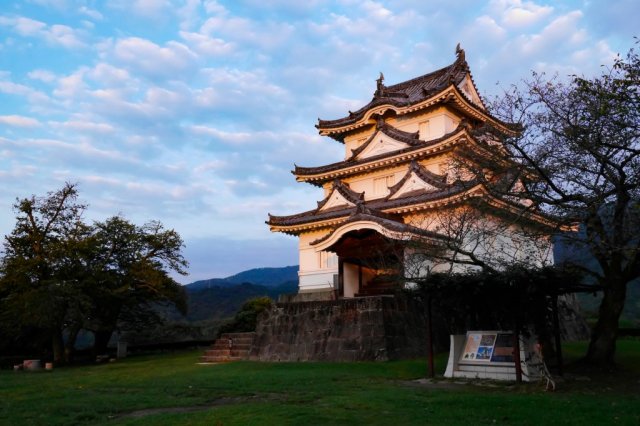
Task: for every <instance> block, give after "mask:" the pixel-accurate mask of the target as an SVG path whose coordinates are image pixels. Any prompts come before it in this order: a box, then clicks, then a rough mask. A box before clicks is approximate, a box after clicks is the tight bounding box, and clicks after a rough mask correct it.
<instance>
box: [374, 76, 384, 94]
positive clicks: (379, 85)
mask: <svg viewBox="0 0 640 426" xmlns="http://www.w3.org/2000/svg"><path fill="white" fill-rule="evenodd" d="M383 81H384V74H382V71H380V77H378V79H377V80H376V86H377V90H376V95H378V96H382V92H383V91H384V84H382V82H383Z"/></svg>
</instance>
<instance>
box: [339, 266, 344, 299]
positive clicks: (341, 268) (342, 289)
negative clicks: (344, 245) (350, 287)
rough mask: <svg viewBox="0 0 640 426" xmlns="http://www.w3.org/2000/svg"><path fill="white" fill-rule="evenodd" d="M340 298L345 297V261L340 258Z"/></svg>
mask: <svg viewBox="0 0 640 426" xmlns="http://www.w3.org/2000/svg"><path fill="white" fill-rule="evenodd" d="M338 296H339V297H344V261H343V260H342V257H338Z"/></svg>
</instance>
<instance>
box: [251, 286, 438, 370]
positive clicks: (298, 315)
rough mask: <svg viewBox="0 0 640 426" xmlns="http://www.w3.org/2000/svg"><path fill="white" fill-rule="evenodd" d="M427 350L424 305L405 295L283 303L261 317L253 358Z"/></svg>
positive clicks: (373, 356)
mask: <svg viewBox="0 0 640 426" xmlns="http://www.w3.org/2000/svg"><path fill="white" fill-rule="evenodd" d="M425 354H426V327H425V320H424V314H423V311H422V307H421V306H420V305H419V304H417V303H415V302H414V301H412V300H411V299H408V298H406V297H403V296H374V297H363V298H355V299H341V300H332V301H316V302H298V303H278V304H276V305H275V306H274V307H273V308H272V309H270V310H268V311H265V312H264V313H263V314H262V316H261V317H260V318H259V320H258V326H257V329H256V339H255V341H254V346H253V348H252V350H251V352H250V359H253V360H260V361H373V360H376V361H384V360H390V359H401V358H412V357H418V356H424V355H425Z"/></svg>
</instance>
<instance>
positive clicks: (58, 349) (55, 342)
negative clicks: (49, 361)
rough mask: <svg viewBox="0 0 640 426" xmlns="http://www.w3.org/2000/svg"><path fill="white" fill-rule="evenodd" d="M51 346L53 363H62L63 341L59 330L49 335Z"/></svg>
mask: <svg viewBox="0 0 640 426" xmlns="http://www.w3.org/2000/svg"><path fill="white" fill-rule="evenodd" d="M51 344H52V349H53V362H55V363H57V364H61V363H64V340H63V339H62V332H61V331H60V330H53V332H52V333H51Z"/></svg>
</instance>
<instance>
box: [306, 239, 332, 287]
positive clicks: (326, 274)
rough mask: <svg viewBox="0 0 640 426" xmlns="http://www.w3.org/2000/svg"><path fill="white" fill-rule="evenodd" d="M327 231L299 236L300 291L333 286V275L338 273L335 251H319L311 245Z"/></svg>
mask: <svg viewBox="0 0 640 426" xmlns="http://www.w3.org/2000/svg"><path fill="white" fill-rule="evenodd" d="M327 232H328V231H316V232H307V233H304V234H301V235H300V236H299V238H298V248H299V262H300V270H299V272H298V279H299V282H298V285H299V289H300V292H303V293H304V292H308V291H315V290H324V289H329V288H333V276H334V275H335V274H337V273H338V262H337V256H336V255H335V253H329V252H318V251H316V249H315V248H314V247H313V246H311V245H310V243H311V242H312V241H315V240H317V239H318V238H321V237H323V236H324V235H326V233H327Z"/></svg>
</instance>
